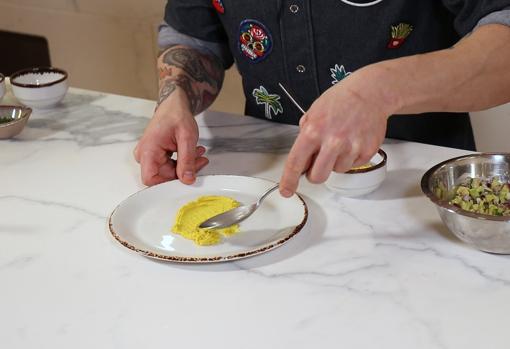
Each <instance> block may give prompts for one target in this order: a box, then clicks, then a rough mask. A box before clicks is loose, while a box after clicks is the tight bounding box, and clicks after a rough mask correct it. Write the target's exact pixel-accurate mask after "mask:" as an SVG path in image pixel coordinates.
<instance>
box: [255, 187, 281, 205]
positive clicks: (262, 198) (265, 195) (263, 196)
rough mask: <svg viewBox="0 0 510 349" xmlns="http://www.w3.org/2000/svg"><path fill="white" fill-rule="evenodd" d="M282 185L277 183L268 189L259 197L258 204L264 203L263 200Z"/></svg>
mask: <svg viewBox="0 0 510 349" xmlns="http://www.w3.org/2000/svg"><path fill="white" fill-rule="evenodd" d="M279 186H280V183H276V185H275V186H274V187H272V188H270V189H268V190H267V191H266V192H265V193H264V194H263V195H262V196H261V197H260V199H259V201H257V206H258V205H260V204H261V203H262V201H264V199H265V198H266V197H267V196H268V195H269V194H271V193H272V192H273V191H275V190H276V189H278V187H279Z"/></svg>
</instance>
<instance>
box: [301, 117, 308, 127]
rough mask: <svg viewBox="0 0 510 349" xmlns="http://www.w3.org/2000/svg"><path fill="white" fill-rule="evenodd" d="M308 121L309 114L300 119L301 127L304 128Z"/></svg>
mask: <svg viewBox="0 0 510 349" xmlns="http://www.w3.org/2000/svg"><path fill="white" fill-rule="evenodd" d="M307 119H308V114H303V116H302V117H301V119H299V127H303V126H304V124H305V123H306V121H307Z"/></svg>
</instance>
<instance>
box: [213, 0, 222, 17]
mask: <svg viewBox="0 0 510 349" xmlns="http://www.w3.org/2000/svg"><path fill="white" fill-rule="evenodd" d="M212 4H213V6H214V8H215V9H216V11H218V12H219V13H221V14H224V13H225V7H224V6H223V1H222V0H212Z"/></svg>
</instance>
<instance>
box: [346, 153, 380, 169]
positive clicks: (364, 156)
mask: <svg viewBox="0 0 510 349" xmlns="http://www.w3.org/2000/svg"><path fill="white" fill-rule="evenodd" d="M375 153H377V150H376V151H369V152H362V153H361V154H360V155H359V156H358V158H357V159H356V160H355V161H354V164H353V165H352V166H353V167H359V166H365V165H368V164H369V163H370V160H372V158H373V157H374V155H375Z"/></svg>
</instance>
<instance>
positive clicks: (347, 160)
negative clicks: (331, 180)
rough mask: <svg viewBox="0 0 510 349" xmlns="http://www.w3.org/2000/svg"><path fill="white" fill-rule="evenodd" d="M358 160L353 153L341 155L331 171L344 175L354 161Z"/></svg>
mask: <svg viewBox="0 0 510 349" xmlns="http://www.w3.org/2000/svg"><path fill="white" fill-rule="evenodd" d="M357 158H358V155H357V154H355V153H348V154H342V155H340V156H338V157H337V159H336V162H335V166H334V167H333V171H335V172H338V173H345V172H347V171H349V170H350V169H351V168H353V166H354V161H355V160H356V159H357Z"/></svg>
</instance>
